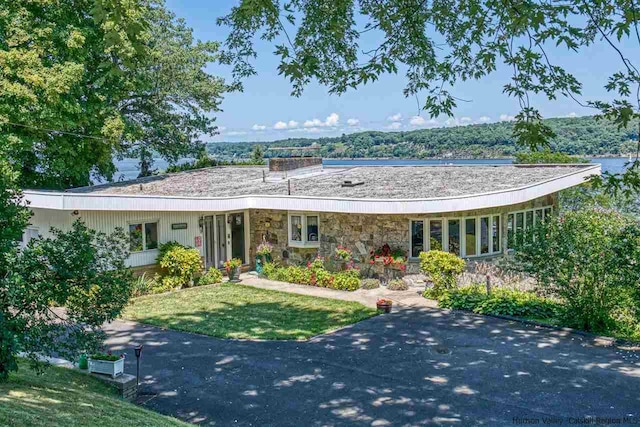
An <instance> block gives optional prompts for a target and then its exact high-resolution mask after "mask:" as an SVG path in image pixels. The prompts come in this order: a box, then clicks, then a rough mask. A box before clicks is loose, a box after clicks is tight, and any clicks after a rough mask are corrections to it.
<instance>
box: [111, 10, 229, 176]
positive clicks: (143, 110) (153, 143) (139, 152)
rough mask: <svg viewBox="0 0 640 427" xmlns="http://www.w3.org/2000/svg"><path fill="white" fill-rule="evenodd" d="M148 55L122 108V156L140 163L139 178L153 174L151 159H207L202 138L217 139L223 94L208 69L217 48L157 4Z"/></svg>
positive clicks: (149, 15) (220, 84) (150, 13)
mask: <svg viewBox="0 0 640 427" xmlns="http://www.w3.org/2000/svg"><path fill="white" fill-rule="evenodd" d="M145 17H146V20H147V22H148V24H149V42H148V47H149V54H148V55H147V56H146V57H145V58H144V61H143V63H142V64H140V65H139V66H137V67H135V68H133V69H131V70H129V73H130V74H131V76H130V80H131V85H132V87H133V88H134V89H133V91H132V93H131V95H130V96H128V97H126V99H124V100H123V101H122V102H121V104H120V112H121V114H122V115H123V119H124V122H125V132H124V133H125V136H124V143H123V150H122V152H123V153H125V154H126V155H127V156H129V157H137V158H139V159H140V176H148V175H151V174H152V172H153V171H152V166H153V157H154V156H156V155H160V156H161V157H163V158H164V159H166V160H167V161H168V162H170V163H174V162H176V161H177V160H178V159H180V158H181V157H194V158H198V157H199V156H201V155H202V154H204V144H203V143H202V142H201V141H200V139H199V138H200V137H201V136H202V135H214V134H215V133H216V126H215V125H214V121H215V118H214V117H211V116H210V113H212V112H215V111H218V110H219V104H220V101H221V94H222V92H223V91H224V84H223V81H222V79H220V78H218V77H215V76H213V75H211V74H209V73H208V72H207V71H206V70H205V68H206V67H207V65H208V64H209V63H211V62H214V61H216V60H217V51H218V48H219V43H216V42H200V41H197V42H194V39H193V34H192V30H191V28H189V27H187V26H186V25H185V22H184V20H182V19H176V17H175V15H174V14H172V13H171V12H169V11H167V10H166V9H165V8H164V6H163V4H162V3H160V2H158V3H157V4H156V5H155V6H154V7H152V8H149V9H148V10H147V12H146V15H145Z"/></svg>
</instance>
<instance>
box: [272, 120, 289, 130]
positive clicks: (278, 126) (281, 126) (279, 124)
mask: <svg viewBox="0 0 640 427" xmlns="http://www.w3.org/2000/svg"><path fill="white" fill-rule="evenodd" d="M273 128H274V129H286V128H287V124H286V123H285V122H282V121H280V122H276V124H274V125H273Z"/></svg>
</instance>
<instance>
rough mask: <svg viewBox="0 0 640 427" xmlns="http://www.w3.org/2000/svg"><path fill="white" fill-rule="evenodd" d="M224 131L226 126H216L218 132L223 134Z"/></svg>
mask: <svg viewBox="0 0 640 427" xmlns="http://www.w3.org/2000/svg"><path fill="white" fill-rule="evenodd" d="M225 130H227V127H226V126H218V132H224V131H225Z"/></svg>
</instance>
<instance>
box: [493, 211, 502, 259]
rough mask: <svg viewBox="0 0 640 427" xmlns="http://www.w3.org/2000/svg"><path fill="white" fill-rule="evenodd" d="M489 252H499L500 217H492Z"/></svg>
mask: <svg viewBox="0 0 640 427" xmlns="http://www.w3.org/2000/svg"><path fill="white" fill-rule="evenodd" d="M491 243H492V246H491V252H493V253H496V252H500V215H494V216H493V226H492V230H491Z"/></svg>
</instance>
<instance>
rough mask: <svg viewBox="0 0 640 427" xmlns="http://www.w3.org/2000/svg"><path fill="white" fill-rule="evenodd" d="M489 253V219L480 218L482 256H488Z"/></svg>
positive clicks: (486, 217)
mask: <svg viewBox="0 0 640 427" xmlns="http://www.w3.org/2000/svg"><path fill="white" fill-rule="evenodd" d="M489 252H490V251H489V217H488V216H483V217H482V218H480V254H481V255H485V254H488V253H489Z"/></svg>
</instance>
